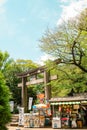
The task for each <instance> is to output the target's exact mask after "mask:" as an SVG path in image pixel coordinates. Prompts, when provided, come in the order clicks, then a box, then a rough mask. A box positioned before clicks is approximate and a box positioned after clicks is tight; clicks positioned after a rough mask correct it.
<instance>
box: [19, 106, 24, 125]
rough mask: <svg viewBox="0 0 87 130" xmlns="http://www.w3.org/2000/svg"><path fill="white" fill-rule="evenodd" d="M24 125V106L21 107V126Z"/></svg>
mask: <svg viewBox="0 0 87 130" xmlns="http://www.w3.org/2000/svg"><path fill="white" fill-rule="evenodd" d="M23 125H24V108H23V107H19V126H23Z"/></svg>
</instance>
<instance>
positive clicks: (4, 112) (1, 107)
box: [0, 72, 11, 130]
mask: <svg viewBox="0 0 87 130" xmlns="http://www.w3.org/2000/svg"><path fill="white" fill-rule="evenodd" d="M9 99H10V91H9V88H8V87H7V86H6V84H5V80H4V77H3V75H2V73H1V72H0V130H7V128H6V124H7V123H9V121H10V119H11V112H10V104H9Z"/></svg>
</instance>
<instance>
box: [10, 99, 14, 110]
mask: <svg viewBox="0 0 87 130" xmlns="http://www.w3.org/2000/svg"><path fill="white" fill-rule="evenodd" d="M10 111H11V112H13V111H14V101H10Z"/></svg>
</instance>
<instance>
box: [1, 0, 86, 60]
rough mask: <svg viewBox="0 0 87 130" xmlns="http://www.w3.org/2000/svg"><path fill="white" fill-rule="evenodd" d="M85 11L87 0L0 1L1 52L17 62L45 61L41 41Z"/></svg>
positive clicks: (45, 56)
mask: <svg viewBox="0 0 87 130" xmlns="http://www.w3.org/2000/svg"><path fill="white" fill-rule="evenodd" d="M86 7H87V0H0V50H1V51H2V52H5V51H7V52H8V53H9V55H10V57H11V58H13V59H14V60H16V59H25V60H28V59H29V60H32V61H34V62H39V61H42V60H45V59H47V58H48V55H46V54H44V53H43V52H41V50H40V48H39V44H40V42H39V40H40V39H41V37H42V36H43V34H44V32H45V31H46V29H47V28H48V27H49V28H54V27H56V26H58V24H61V22H62V19H65V20H67V19H69V18H71V17H74V16H76V15H77V14H78V13H79V12H80V11H81V10H83V9H84V8H86Z"/></svg>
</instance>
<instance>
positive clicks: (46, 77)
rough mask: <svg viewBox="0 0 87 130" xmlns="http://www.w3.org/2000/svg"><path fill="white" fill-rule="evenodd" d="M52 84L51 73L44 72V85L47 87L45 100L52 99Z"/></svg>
mask: <svg viewBox="0 0 87 130" xmlns="http://www.w3.org/2000/svg"><path fill="white" fill-rule="evenodd" d="M48 83H50V72H49V71H48V72H47V71H44V85H45V88H44V89H45V98H46V99H47V100H49V99H50V98H51V85H50V84H48Z"/></svg>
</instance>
